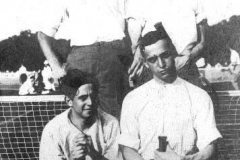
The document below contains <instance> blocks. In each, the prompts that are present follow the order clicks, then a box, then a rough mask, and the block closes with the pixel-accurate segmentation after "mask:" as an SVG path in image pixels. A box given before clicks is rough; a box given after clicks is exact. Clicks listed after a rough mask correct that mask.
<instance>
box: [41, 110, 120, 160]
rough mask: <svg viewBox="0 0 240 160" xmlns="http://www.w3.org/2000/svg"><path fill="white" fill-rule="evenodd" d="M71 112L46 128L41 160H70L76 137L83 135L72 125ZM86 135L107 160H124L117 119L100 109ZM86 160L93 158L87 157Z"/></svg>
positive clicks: (59, 117) (61, 115)
mask: <svg viewBox="0 0 240 160" xmlns="http://www.w3.org/2000/svg"><path fill="white" fill-rule="evenodd" d="M70 110H71V109H68V110H66V111H65V112H63V113H61V114H60V115H58V116H56V117H55V118H54V119H53V120H51V121H50V122H49V123H48V124H47V125H46V126H45V128H44V130H43V133H42V138H41V143H40V153H39V155H40V160H62V159H64V160H69V158H70V153H71V148H72V146H73V139H74V137H75V136H76V135H78V134H83V133H82V131H80V130H78V129H77V128H76V127H75V126H74V125H73V124H72V123H71V121H70V119H69V112H70ZM84 134H87V135H89V136H91V138H92V142H93V146H94V148H95V150H97V151H98V152H100V153H101V154H102V155H103V156H104V157H105V158H107V159H109V160H122V156H121V154H120V152H119V148H118V143H117V138H118V136H119V134H120V128H119V123H118V121H117V119H116V118H114V117H113V116H111V115H109V114H107V113H105V112H103V111H102V110H100V109H99V110H98V118H97V120H96V122H95V123H94V124H93V125H92V126H91V127H90V128H89V129H88V130H87V131H86V132H85V133H84ZM86 160H91V158H90V157H89V156H86Z"/></svg>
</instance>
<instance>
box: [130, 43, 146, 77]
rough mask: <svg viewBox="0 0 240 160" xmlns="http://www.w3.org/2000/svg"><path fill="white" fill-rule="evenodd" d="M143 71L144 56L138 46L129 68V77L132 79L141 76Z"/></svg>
mask: <svg viewBox="0 0 240 160" xmlns="http://www.w3.org/2000/svg"><path fill="white" fill-rule="evenodd" d="M142 71H143V57H142V54H141V51H140V48H139V47H138V48H137V50H136V52H135V54H134V59H133V62H132V65H131V67H130V68H129V70H128V74H129V79H130V80H132V79H134V78H136V77H138V76H140V75H141V74H142Z"/></svg>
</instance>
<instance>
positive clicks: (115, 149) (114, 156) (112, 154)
mask: <svg viewBox="0 0 240 160" xmlns="http://www.w3.org/2000/svg"><path fill="white" fill-rule="evenodd" d="M108 129H109V130H108V133H107V134H108V136H107V137H108V138H107V143H106V145H107V147H106V151H105V153H104V155H103V156H104V157H106V158H107V159H109V160H122V154H121V152H120V149H119V146H118V141H117V140H118V138H119V135H120V127H119V123H118V120H117V119H116V120H113V121H112V123H111V125H109V128H108Z"/></svg>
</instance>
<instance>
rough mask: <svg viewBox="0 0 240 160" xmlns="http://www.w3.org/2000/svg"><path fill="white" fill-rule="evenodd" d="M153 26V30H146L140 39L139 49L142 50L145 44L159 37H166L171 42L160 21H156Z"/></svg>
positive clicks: (153, 41)
mask: <svg viewBox="0 0 240 160" xmlns="http://www.w3.org/2000/svg"><path fill="white" fill-rule="evenodd" d="M154 27H155V29H156V30H155V31H150V32H148V33H147V34H145V35H144V36H143V37H142V38H141V39H140V43H139V47H140V49H141V51H144V48H145V47H146V46H149V45H151V44H154V43H156V42H157V41H159V40H161V39H168V40H169V41H170V42H171V40H170V38H169V36H168V34H167V32H166V31H165V29H164V27H163V25H162V23H161V22H160V23H156V24H155V25H154Z"/></svg>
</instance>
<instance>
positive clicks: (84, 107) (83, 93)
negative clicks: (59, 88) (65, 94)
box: [70, 84, 97, 119]
mask: <svg viewBox="0 0 240 160" xmlns="http://www.w3.org/2000/svg"><path fill="white" fill-rule="evenodd" d="M96 99H97V95H96V93H95V92H94V89H93V85H92V84H85V85H82V86H80V87H79V89H78V91H77V93H76V95H75V97H74V98H73V100H70V101H71V107H72V111H73V112H74V113H75V115H77V116H79V117H80V118H83V119H86V118H89V117H91V116H93V115H94V114H95V113H96V111H97V102H96Z"/></svg>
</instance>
